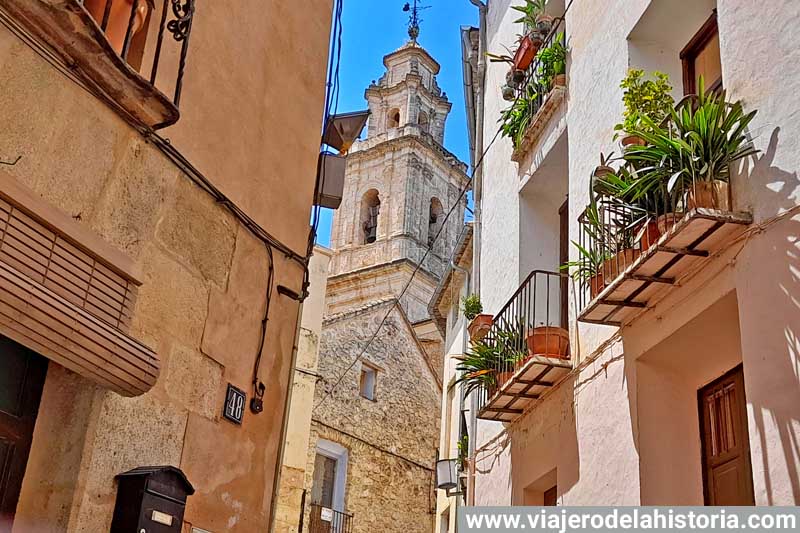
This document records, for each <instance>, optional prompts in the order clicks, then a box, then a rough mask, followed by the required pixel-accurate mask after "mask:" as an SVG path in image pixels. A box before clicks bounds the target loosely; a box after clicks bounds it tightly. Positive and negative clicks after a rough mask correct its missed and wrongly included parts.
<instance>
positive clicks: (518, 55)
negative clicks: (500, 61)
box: [514, 34, 542, 70]
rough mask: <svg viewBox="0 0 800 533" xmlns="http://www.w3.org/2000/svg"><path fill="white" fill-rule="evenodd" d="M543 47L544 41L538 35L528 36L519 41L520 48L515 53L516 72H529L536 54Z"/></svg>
mask: <svg viewBox="0 0 800 533" xmlns="http://www.w3.org/2000/svg"><path fill="white" fill-rule="evenodd" d="M540 46H542V39H541V38H540V37H539V36H538V35H536V34H528V35H526V36H525V37H523V38H522V39H521V40H520V41H519V47H518V48H517V51H516V52H515V53H514V68H515V69H516V70H527V68H528V67H529V66H531V63H532V62H533V58H534V57H536V52H538V51H539V47H540Z"/></svg>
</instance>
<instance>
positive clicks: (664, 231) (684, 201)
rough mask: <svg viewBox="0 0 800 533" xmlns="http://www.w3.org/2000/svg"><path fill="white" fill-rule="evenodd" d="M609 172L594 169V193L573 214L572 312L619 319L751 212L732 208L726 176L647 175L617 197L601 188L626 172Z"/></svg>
mask: <svg viewBox="0 0 800 533" xmlns="http://www.w3.org/2000/svg"><path fill="white" fill-rule="evenodd" d="M610 172H611V169H610V168H608V167H603V166H601V167H598V169H597V170H595V173H594V176H593V192H592V194H593V195H594V201H593V202H592V203H591V204H590V205H589V207H587V209H586V210H585V211H584V212H583V213H582V214H581V215H580V217H579V219H578V222H579V225H580V232H579V235H578V241H577V245H578V253H579V255H578V259H577V261H573V262H572V264H571V266H572V273H573V277H574V279H575V281H576V283H575V287H576V290H577V295H578V297H577V301H578V309H579V313H580V314H579V317H578V319H579V320H581V321H583V322H589V323H599V324H608V325H621V324H622V323H624V322H626V321H627V320H628V319H630V318H632V317H633V316H635V315H636V314H638V312H640V311H641V309H642V308H645V307H646V306H647V304H648V302H649V301H650V300H651V299H652V297H653V296H654V295H656V294H657V293H659V292H660V290H661V289H663V288H664V287H669V286H671V285H673V284H674V283H675V280H676V278H677V277H678V276H680V274H681V273H683V272H685V271H686V270H687V269H689V268H691V267H692V264H693V263H695V262H697V261H699V260H702V258H704V257H707V256H709V254H710V253H711V252H712V251H714V250H715V249H716V248H718V247H719V246H720V244H721V243H723V242H724V241H725V240H726V239H727V238H729V237H730V234H731V233H732V232H735V231H736V230H737V228H741V227H742V225H746V224H749V223H751V222H752V216H751V215H750V214H749V213H744V212H734V211H733V206H734V190H733V182H731V181H730V180H729V179H727V178H726V179H716V180H710V181H709V180H700V179H695V178H692V179H681V180H677V181H675V182H674V183H670V180H667V179H664V180H655V181H653V183H651V184H650V185H648V186H647V187H648V188H647V189H646V192H642V191H644V190H645V188H644V186H645V184H642V183H639V184H638V185H637V187H638V189H637V191H638V192H635V193H630V195H629V196H628V197H627V198H626V197H625V194H623V195H621V196H622V199H621V198H620V195H615V194H610V192H611V191H609V188H616V191H615V192H617V193H619V192H620V191H621V190H623V189H624V188H625V187H626V186H627V185H629V184H630V180H632V179H633V178H632V177H631V176H630V175H626V174H624V173H620V174H619V175H617V174H614V176H615V178H614V179H615V180H616V178H620V180H621V181H616V185H609V184H608V183H607V182H606V181H605V180H604V178H605V177H606V176H607V174H606V173H610ZM670 175H672V174H671V173H670ZM667 177H669V176H667ZM625 182H628V183H627V184H626V183H625ZM634 195H635V198H634Z"/></svg>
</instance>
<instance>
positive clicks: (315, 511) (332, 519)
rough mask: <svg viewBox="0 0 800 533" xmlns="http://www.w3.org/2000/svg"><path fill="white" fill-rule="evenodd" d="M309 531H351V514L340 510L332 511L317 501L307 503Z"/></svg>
mask: <svg viewBox="0 0 800 533" xmlns="http://www.w3.org/2000/svg"><path fill="white" fill-rule="evenodd" d="M309 508H310V513H309V517H308V531H309V533H352V532H353V515H352V514H347V513H345V512H342V511H334V510H333V509H331V508H330V507H325V506H324V505H320V504H318V503H312V504H310V505H309Z"/></svg>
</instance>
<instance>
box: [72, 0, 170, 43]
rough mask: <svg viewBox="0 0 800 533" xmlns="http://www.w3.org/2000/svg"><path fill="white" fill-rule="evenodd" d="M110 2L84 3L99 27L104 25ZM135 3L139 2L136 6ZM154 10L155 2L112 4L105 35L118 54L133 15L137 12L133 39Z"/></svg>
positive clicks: (93, 0) (130, 0) (94, 0)
mask: <svg viewBox="0 0 800 533" xmlns="http://www.w3.org/2000/svg"><path fill="white" fill-rule="evenodd" d="M108 1H110V0H84V2H83V6H84V7H85V8H86V11H88V12H89V14H90V15H91V16H92V18H93V19H94V20H95V22H97V25H98V26H101V25H102V24H103V17H104V16H105V10H106V3H107V2H108ZM134 2H137V4H136V5H135V6H134ZM153 9H155V3H154V0H114V1H113V2H111V10H110V11H109V14H108V23H107V26H106V30H105V35H106V39H107V40H108V42H109V43H110V44H111V47H112V48H113V49H114V50H116V52H117V53H118V54H121V53H122V47H123V45H124V43H125V35H126V34H127V32H128V25H129V23H130V19H131V13H132V12H133V11H134V10H135V14H134V20H133V26H132V27H131V38H133V36H134V35H136V34H137V33H139V31H141V30H142V28H144V24H145V22H146V21H147V16H148V14H149V13H150V11H152V10H153Z"/></svg>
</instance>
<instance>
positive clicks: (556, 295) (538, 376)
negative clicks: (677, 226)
mask: <svg viewBox="0 0 800 533" xmlns="http://www.w3.org/2000/svg"><path fill="white" fill-rule="evenodd" d="M564 276H565V274H559V273H555V272H546V271H542V270H535V271H533V272H531V273H530V274H529V275H528V276H527V277H526V278H525V280H524V281H523V282H522V284H521V285H520V287H519V288H518V289H517V290H516V292H515V293H514V294H513V296H512V297H511V298H510V299H509V300H508V302H507V303H506V304H505V305H504V306H503V308H502V309H501V310H500V312H499V313H498V314H497V315H495V317H494V319H493V321H492V325H491V327H490V328H489V331H488V333H487V334H486V336H485V337H484V338H482V339H481V340H477V341H474V342H473V344H472V346H471V348H470V349H469V350H468V352H467V354H465V356H464V357H463V358H462V361H461V364H460V365H459V370H461V371H462V377H461V382H463V383H464V384H465V392H467V393H472V392H474V393H475V394H477V397H478V405H479V410H478V418H482V419H486V420H497V421H502V422H510V421H513V420H515V419H516V418H517V417H519V416H520V415H521V414H522V413H523V412H524V410H525V408H526V407H528V406H529V404H530V403H531V402H533V401H535V400H537V399H538V398H539V397H540V396H541V395H542V394H543V393H544V392H546V391H547V390H548V389H549V388H551V387H553V386H555V385H556V384H557V383H558V382H559V381H560V380H561V379H562V378H563V377H564V376H565V375H566V374H567V373H568V372H569V371H570V370H571V369H572V363H571V361H570V347H569V332H568V331H567V330H566V329H564V328H563V327H562V326H564V325H565V324H562V323H561V320H562V319H561V309H560V307H561V306H562V305H564V303H563V299H562V297H561V296H562V290H563V289H562V287H563V284H562V279H563V278H564Z"/></svg>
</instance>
